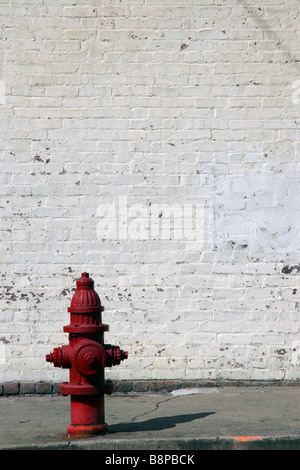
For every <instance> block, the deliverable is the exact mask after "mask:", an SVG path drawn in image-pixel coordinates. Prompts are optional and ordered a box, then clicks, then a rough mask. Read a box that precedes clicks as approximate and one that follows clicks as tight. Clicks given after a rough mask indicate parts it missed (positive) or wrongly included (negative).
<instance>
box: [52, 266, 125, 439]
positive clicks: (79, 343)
mask: <svg viewBox="0 0 300 470" xmlns="http://www.w3.org/2000/svg"><path fill="white" fill-rule="evenodd" d="M76 286H77V289H76V292H75V294H74V295H73V298H72V300H71V305H70V307H69V308H68V311H69V312H70V314H71V321H70V324H69V325H67V326H65V327H64V331H65V332H67V333H69V344H68V345H65V346H62V347H58V348H54V349H53V351H52V352H51V353H50V354H47V355H46V361H47V362H51V363H53V365H54V367H61V368H64V369H69V371H70V372H69V377H70V379H69V382H63V383H62V384H61V385H60V391H61V393H62V395H70V397H71V424H70V425H69V426H68V433H69V435H71V436H77V437H79V436H88V435H93V434H100V433H104V432H107V431H108V426H107V424H106V423H105V419H104V394H111V393H112V392H113V388H114V387H113V384H112V383H111V382H110V381H107V382H105V380H104V368H105V367H112V366H115V365H118V364H120V363H121V361H123V360H124V359H127V357H128V354H127V352H125V351H123V350H122V349H120V348H119V346H112V345H111V344H104V338H103V336H104V331H108V330H109V327H108V325H104V324H102V317H101V312H102V311H103V310H104V308H103V307H102V305H101V301H100V298H99V296H98V294H97V293H96V292H95V290H94V281H93V279H91V278H90V277H89V274H88V273H86V272H84V273H82V275H81V278H79V279H77V281H76Z"/></svg>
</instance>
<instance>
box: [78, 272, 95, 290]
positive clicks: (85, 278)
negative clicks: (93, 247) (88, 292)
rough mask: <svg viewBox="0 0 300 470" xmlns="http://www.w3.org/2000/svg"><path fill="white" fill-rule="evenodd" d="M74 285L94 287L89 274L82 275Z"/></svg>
mask: <svg viewBox="0 0 300 470" xmlns="http://www.w3.org/2000/svg"><path fill="white" fill-rule="evenodd" d="M76 285H77V287H80V286H90V287H93V286H94V281H93V279H92V278H90V277H89V273H82V274H81V277H80V278H79V279H77V281H76Z"/></svg>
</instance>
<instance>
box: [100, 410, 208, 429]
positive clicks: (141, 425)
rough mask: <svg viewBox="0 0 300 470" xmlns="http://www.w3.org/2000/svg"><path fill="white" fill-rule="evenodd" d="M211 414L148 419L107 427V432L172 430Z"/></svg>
mask: <svg viewBox="0 0 300 470" xmlns="http://www.w3.org/2000/svg"><path fill="white" fill-rule="evenodd" d="M213 414H215V412H208V413H193V414H182V415H174V416H161V417H159V418H152V419H148V420H147V421H141V422H131V423H119V424H113V425H110V426H109V432H110V433H111V434H113V433H117V432H118V433H120V432H142V431H161V430H163V429H170V428H174V427H175V426H176V424H181V423H189V422H191V421H194V420H196V419H201V418H206V416H209V415H213Z"/></svg>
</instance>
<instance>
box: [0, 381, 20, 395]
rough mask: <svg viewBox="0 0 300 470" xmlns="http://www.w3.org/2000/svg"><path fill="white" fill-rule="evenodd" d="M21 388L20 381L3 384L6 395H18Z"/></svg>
mask: <svg viewBox="0 0 300 470" xmlns="http://www.w3.org/2000/svg"><path fill="white" fill-rule="evenodd" d="M19 389H20V386H19V383H18V382H8V383H4V384H3V394H4V395H18V394H19Z"/></svg>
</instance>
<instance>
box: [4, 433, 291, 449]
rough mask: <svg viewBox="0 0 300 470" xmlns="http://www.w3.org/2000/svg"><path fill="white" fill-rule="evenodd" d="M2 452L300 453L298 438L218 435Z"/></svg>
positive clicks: (70, 443)
mask: <svg viewBox="0 0 300 470" xmlns="http://www.w3.org/2000/svg"><path fill="white" fill-rule="evenodd" d="M0 450H101V451H120V450H122V451H129V450H130V451H181V452H182V451H189V450H191V451H197V450H300V438H299V437H297V436H286V437H285V436H281V437H271V436H265V437H262V436H215V437H207V438H199V439H197V438H196V439H194V438H193V439H189V438H187V439H184V438H173V439H172V438H171V439H141V440H136V439H101V440H100V439H96V438H92V439H84V440H76V439H74V440H66V441H60V442H49V443H40V444H38V443H34V444H24V445H17V444H15V445H11V446H8V447H1V446H0Z"/></svg>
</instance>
